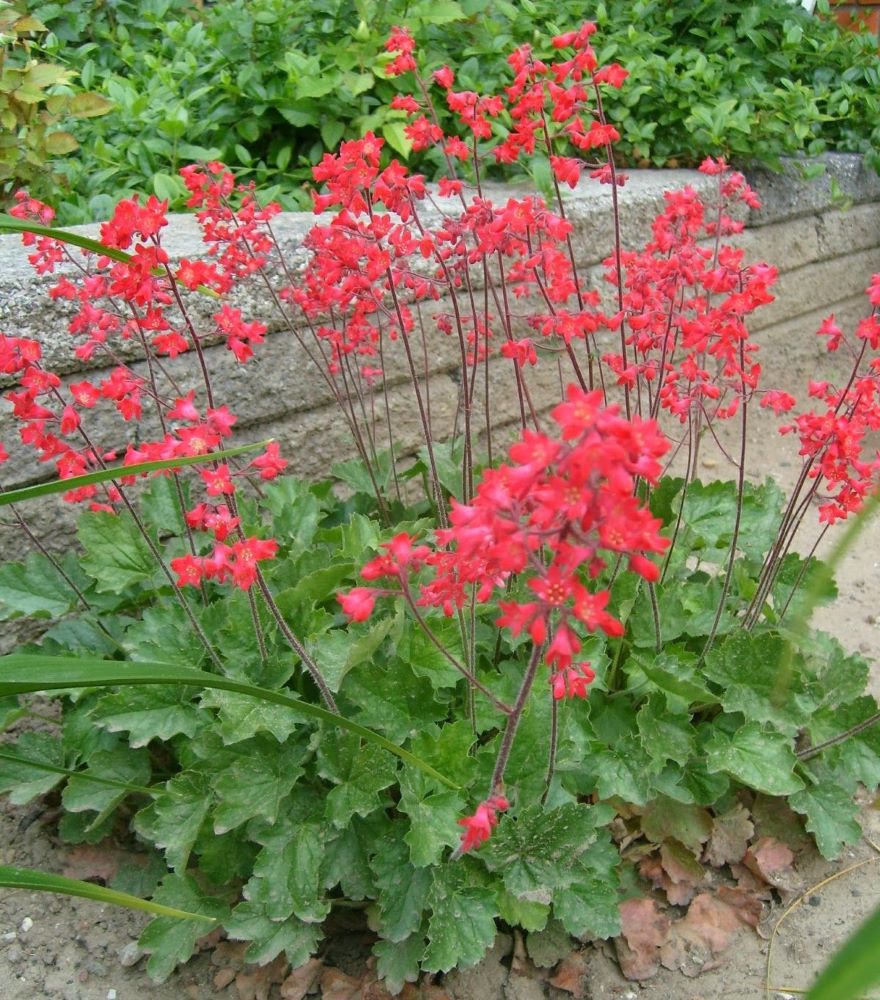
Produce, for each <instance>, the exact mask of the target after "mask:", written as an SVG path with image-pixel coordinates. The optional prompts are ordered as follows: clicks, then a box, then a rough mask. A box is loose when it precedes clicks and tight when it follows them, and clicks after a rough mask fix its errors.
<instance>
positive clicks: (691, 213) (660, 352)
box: [603, 159, 789, 422]
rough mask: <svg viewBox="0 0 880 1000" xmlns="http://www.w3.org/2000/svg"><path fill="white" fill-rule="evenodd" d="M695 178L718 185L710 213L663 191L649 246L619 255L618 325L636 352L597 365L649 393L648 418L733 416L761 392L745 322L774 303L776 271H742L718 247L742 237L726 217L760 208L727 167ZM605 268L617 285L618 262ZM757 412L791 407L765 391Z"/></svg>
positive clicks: (684, 196)
mask: <svg viewBox="0 0 880 1000" xmlns="http://www.w3.org/2000/svg"><path fill="white" fill-rule="evenodd" d="M700 170H701V171H702V172H703V173H706V174H709V175H712V176H717V177H718V185H719V186H718V204H717V206H716V207H715V209H714V211H712V212H710V211H709V209H708V208H707V206H706V204H705V203H704V202H703V200H702V199H701V198H700V197H699V196H698V195H697V193H696V191H694V189H693V188H690V187H686V188H684V189H683V190H681V191H676V192H671V193H667V194H666V196H665V197H666V207H665V209H664V211H663V212H662V213H661V214H660V215H658V216H657V218H656V219H655V221H654V224H653V239H652V240H651V241H650V242H649V243H648V244H647V245H646V247H645V249H644V250H641V251H634V252H624V253H622V254H621V255H620V264H621V267H622V272H623V288H622V289H621V292H620V301H621V306H622V308H621V310H620V312H619V314H618V316H617V317H615V322H620V321H621V320H622V322H623V325H624V331H625V335H624V337H623V342H624V344H625V346H626V347H628V348H630V349H631V351H632V353H631V354H624V353H622V352H621V353H609V354H606V355H605V356H604V357H603V361H605V363H606V364H608V365H609V367H610V368H611V370H612V371H613V372H614V373H615V374H616V375H617V381H618V384H619V385H622V386H626V387H628V388H630V389H632V388H634V387H635V386H636V385H637V384H639V385H641V386H643V387H644V388H645V390H646V394H647V398H648V400H649V401H650V407H651V412H656V411H657V409H658V408H659V407H662V408H663V409H665V410H667V411H668V412H669V413H671V414H673V415H674V416H676V417H677V418H678V419H679V420H680V421H681V422H685V421H686V420H687V419H688V415H689V414H690V413H691V412H692V411H694V410H695V409H699V410H701V411H702V412H703V413H704V415H705V417H706V419H707V421H708V422H711V421H712V420H714V419H716V418H717V419H724V418H728V417H731V416H733V414H734V413H736V411H737V409H738V407H739V405H740V402H741V400H742V398H743V395H744V394H747V395H751V394H752V393H753V392H754V391H755V390H756V389H757V386H758V379H759V376H760V371H761V368H760V365H759V364H758V363H757V362H756V361H755V354H756V351H757V348H756V346H755V344H753V343H752V342H751V341H750V340H749V334H748V330H747V329H746V325H745V320H746V317H747V316H748V315H749V314H750V313H752V312H754V310H755V309H757V308H758V307H759V306H761V305H764V304H766V303H768V302H772V301H773V296H772V295H771V294H770V291H769V289H770V288H771V287H772V285H773V284H774V282H775V281H776V269H775V268H772V267H769V266H768V265H766V264H751V265H749V264H746V263H744V261H743V252H742V251H741V250H736V249H734V248H732V247H730V246H728V245H725V244H723V243H721V242H720V241H721V237H723V236H726V235H729V234H732V233H737V232H740V231H741V229H742V223H741V222H739V221H737V220H736V219H734V218H733V217H732V215H731V212H732V211H733V209H734V207H735V206H736V205H737V204H742V205H746V206H748V207H757V206H758V202H757V199H756V198H755V195H754V192H753V191H752V190H751V189H750V188H749V186H748V185H747V184H746V182H745V179H744V178H743V176H742V174H739V173H736V172H733V171H730V170H729V169H728V167H727V165H726V164H725V163H724V161H723V160H718V161H715V160H711V159H709V160H706V161H705V162H704V163H703V164H702V165H701V167H700ZM605 266H606V278H607V280H608V281H609V282H610V283H611V284H613V285H615V286H616V285H617V284H618V269H617V268H618V262H617V259H616V258H609V259H608V260H607V261H606V262H605ZM612 328H613V327H612ZM762 405H766V406H772V407H773V408H774V409H775V410H777V411H779V410H780V409H784V408H785V407H786V406H787V405H789V404H788V401H787V400H786V399H785V397H784V395H783V394H780V393H776V394H772V393H771V394H768V395H767V396H766V397H765V399H764V400H763V401H762Z"/></svg>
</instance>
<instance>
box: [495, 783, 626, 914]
mask: <svg viewBox="0 0 880 1000" xmlns="http://www.w3.org/2000/svg"><path fill="white" fill-rule="evenodd" d="M611 816H612V814H611V811H610V810H608V809H607V808H606V807H599V808H595V807H591V806H586V805H581V804H578V803H567V804H565V805H562V806H559V807H558V808H556V809H550V810H547V809H545V808H544V807H542V806H540V805H532V806H528V807H527V808H526V809H523V810H522V811H521V812H520V813H519V815H518V816H516V817H515V818H511V817H504V819H503V820H502V822H501V823H500V824H499V826H498V829H497V830H496V831H495V832H494V834H493V835H492V837H491V839H490V840H489V844H488V846H487V847H486V848H485V849H484V850H483V851H482V852H481V857H482V858H483V859H484V860H485V862H486V866H487V867H488V868H489V870H490V871H497V872H499V873H500V874H501V878H502V880H503V881H504V887H505V888H506V889H507V891H508V892H510V893H512V894H513V895H514V896H518V897H520V898H522V899H528V900H532V901H534V902H539V903H550V902H551V899H552V894H553V890H554V889H555V888H558V887H560V886H565V885H569V884H571V882H572V881H573V879H574V875H573V866H574V863H575V861H576V860H577V858H578V857H579V856H580V855H581V854H583V853H584V851H586V849H587V848H588V847H589V846H590V845H591V844H593V843H595V841H596V838H597V836H598V832H597V829H596V827H597V824H598V823H604V822H607V821H608V820H610V819H611Z"/></svg>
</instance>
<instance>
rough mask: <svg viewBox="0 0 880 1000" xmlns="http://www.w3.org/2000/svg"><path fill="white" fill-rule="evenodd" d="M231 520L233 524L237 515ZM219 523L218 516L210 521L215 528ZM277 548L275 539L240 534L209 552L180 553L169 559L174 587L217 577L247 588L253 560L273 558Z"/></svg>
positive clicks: (253, 578) (254, 566)
mask: <svg viewBox="0 0 880 1000" xmlns="http://www.w3.org/2000/svg"><path fill="white" fill-rule="evenodd" d="M221 509H222V508H221ZM227 514H228V511H227ZM234 520H235V522H236V524H237V522H238V518H235V519H234ZM220 523H221V522H220V520H219V518H218V520H217V521H215V522H214V531H215V532H217V531H218V529H219V526H220ZM229 524H230V522H229V521H228V520H225V522H223V531H226V530H227V528H228V527H229ZM277 551H278V543H277V542H276V541H274V540H272V539H271V538H254V537H250V538H242V539H241V541H238V542H234V543H233V544H232V545H224V544H223V543H222V542H221V543H218V544H217V545H215V546H214V551H213V552H212V554H211V555H210V556H194V555H186V556H181V557H180V558H179V559H172V560H171V563H170V565H171V568H172V569H173V570H174V572H175V573H176V574H177V585H178V587H185V586H192V587H197V586H199V584H201V582H202V580H217V581H218V583H223V582H224V581H225V580H231V581H232V582H233V583H234V584H235V585H236V586H237V587H241V589H242V590H247V589H248V588H250V587H252V586H253V584H254V583H255V581H256V579H257V563H258V562H262V561H263V560H264V559H271V558H273V557H274V555H275V553H276V552H277Z"/></svg>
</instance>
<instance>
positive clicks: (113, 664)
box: [0, 653, 458, 789]
mask: <svg viewBox="0 0 880 1000" xmlns="http://www.w3.org/2000/svg"><path fill="white" fill-rule="evenodd" d="M139 684H187V685H191V686H196V687H207V688H219V689H220V690H222V691H235V692H236V693H238V694H244V695H247V696H248V697H251V698H258V699H259V700H260V701H268V702H271V703H272V704H275V705H283V706H285V707H286V708H290V709H293V710H294V711H296V712H298V713H299V714H300V715H308V716H310V717H311V718H313V719H319V720H320V721H322V722H326V723H328V724H329V725H331V726H339V728H340V729H347V730H348V731H349V732H351V733H355V734H356V735H358V736H360V737H361V739H364V740H367V741H368V742H370V743H374V744H375V745H376V746H380V747H382V748H383V749H384V750H387V751H388V752H389V753H392V754H394V755H395V756H396V757H399V758H400V759H401V760H402V761H405V762H406V763H407V764H410V765H411V766H412V767H417V768H418V769H419V770H421V771H424V773H425V774H428V775H430V776H431V777H432V778H434V779H435V780H437V781H440V782H442V783H443V784H444V785H446V786H447V788H456V789H457V788H458V785H456V784H455V782H453V781H450V779H449V778H447V777H445V776H444V775H442V774H441V773H440V772H439V771H436V770H435V769H434V768H433V767H431V765H430V764H428V763H427V762H426V761H423V760H421V759H420V758H419V757H416V756H415V754H412V753H410V752H409V751H408V750H404V749H403V748H402V747H399V746H397V745H396V744H395V743H392V742H391V740H389V739H386V738H385V737H384V736H381V735H380V734H379V733H375V732H373V730H372V729H367V727H366V726H361V725H360V724H358V723H357V722H352V721H351V720H350V719H346V718H345V716H343V715H335V714H334V713H333V712H330V711H328V710H327V709H326V708H321V707H319V706H318V705H312V704H310V703H309V702H307V701H300V699H299V698H295V697H293V696H292V695H290V694H287V693H284V692H282V691H270V690H269V689H268V688H261V687H257V686H255V685H253V684H243V683H241V682H239V681H234V680H230V679H229V678H228V677H220V676H219V675H217V674H209V673H208V672H207V671H205V670H197V669H196V668H195V667H181V666H175V665H171V664H167V663H149V662H141V661H139V660H135V661H118V660H99V659H96V658H90V657H73V656H46V655H44V654H40V653H10V654H9V655H8V656H2V657H0V696H3V695H10V694H26V693H28V692H34V691H58V690H64V689H65V688H91V687H113V686H117V685H119V686H127V685H139Z"/></svg>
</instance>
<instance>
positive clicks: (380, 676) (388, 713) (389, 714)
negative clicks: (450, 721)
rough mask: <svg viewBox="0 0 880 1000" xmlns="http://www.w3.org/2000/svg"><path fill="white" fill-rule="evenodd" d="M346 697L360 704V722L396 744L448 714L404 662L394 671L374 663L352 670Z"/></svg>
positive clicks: (345, 688)
mask: <svg viewBox="0 0 880 1000" xmlns="http://www.w3.org/2000/svg"><path fill="white" fill-rule="evenodd" d="M342 694H344V695H345V697H346V700H347V701H348V702H351V703H353V704H355V705H357V707H358V714H357V715H356V716H355V718H356V720H357V721H358V722H360V723H363V724H364V725H366V726H369V727H370V729H373V730H375V729H379V730H382V731H383V732H384V733H386V734H387V736H388V737H389V738H390V740H393V741H395V743H396V744H399V743H403V742H404V740H406V739H408V738H410V737H413V736H415V735H417V734H418V732H419V731H420V730H422V729H423V728H424V727H425V726H429V725H430V724H431V723H432V722H437V721H438V720H439V719H442V718H445V717H446V715H447V709H446V708H445V707H444V706H442V705H440V704H438V702H437V701H436V700H435V697H434V692H433V690H432V688H431V685H430V684H429V682H428V681H426V680H424V679H423V678H420V677H416V676H414V674H413V673H412V671H411V670H409V669H408V668H407V667H406V666H405V665H404V664H402V663H397V664H395V665H394V667H393V668H390V667H380V666H378V665H376V664H370V665H369V666H368V667H366V668H362V669H360V670H353V671H351V673H349V675H348V676H347V677H346V679H345V684H344V685H343V688H342ZM426 773H427V772H426ZM445 784H447V785H449V784H450V782H445Z"/></svg>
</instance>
